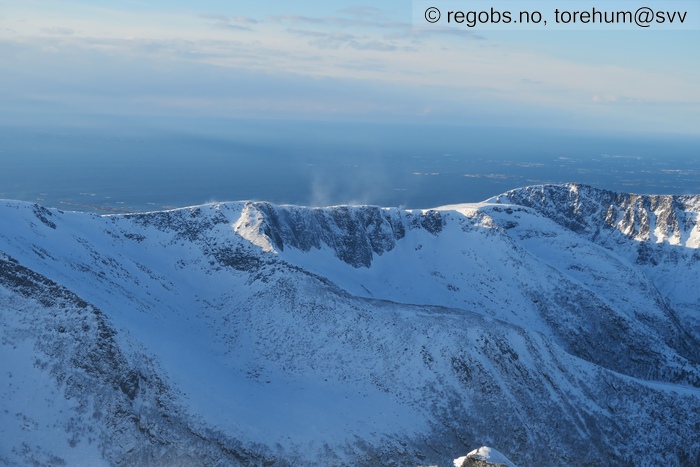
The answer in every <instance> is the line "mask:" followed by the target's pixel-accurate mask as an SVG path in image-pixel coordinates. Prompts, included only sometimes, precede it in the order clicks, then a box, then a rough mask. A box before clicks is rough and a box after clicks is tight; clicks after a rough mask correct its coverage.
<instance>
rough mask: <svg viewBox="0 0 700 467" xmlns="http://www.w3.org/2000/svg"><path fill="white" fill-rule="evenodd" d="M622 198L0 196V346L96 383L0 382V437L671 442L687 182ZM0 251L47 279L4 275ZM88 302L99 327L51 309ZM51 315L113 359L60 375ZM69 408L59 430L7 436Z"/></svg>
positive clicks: (643, 448)
mask: <svg viewBox="0 0 700 467" xmlns="http://www.w3.org/2000/svg"><path fill="white" fill-rule="evenodd" d="M542 196H544V201H543V198H542ZM611 196H613V197H612V198H611ZM618 198H619V199H620V200H621V201H620V205H619V206H616V207H615V210H614V212H615V215H614V216H613V215H612V214H611V215H610V216H608V215H607V214H608V211H609V209H608V208H609V207H610V206H609V205H608V204H606V203H608V201H610V200H611V199H618ZM631 199H632V198H631V195H630V196H629V197H628V196H626V195H609V194H608V193H607V192H601V191H600V190H595V189H592V188H590V187H584V186H581V185H557V186H537V187H526V188H523V189H520V190H515V191H512V192H508V193H505V194H503V195H500V197H494V198H491V199H490V200H487V201H486V202H484V203H477V204H469V205H457V206H447V207H439V208H435V209H429V210H401V209H398V208H379V207H367V206H361V207H342V206H341V207H331V208H303V207H295V206H275V205H272V204H270V203H263V202H234V203H216V204H208V205H202V206H196V207H190V208H182V209H178V210H172V211H163V212H154V213H139V214H128V215H102V216H100V215H93V214H83V213H70V212H62V211H58V210H52V209H46V208H42V207H40V206H38V205H33V204H31V203H21V202H19V203H18V202H4V203H3V204H2V205H0V216H1V217H2V218H4V221H5V222H4V223H3V227H2V228H0V253H1V254H2V255H3V256H2V261H3V262H2V265H3V272H8V273H7V274H4V275H0V292H2V293H0V318H2V320H3V324H4V326H3V331H2V333H3V334H2V339H3V347H1V349H2V355H3V356H4V357H3V360H6V361H10V360H12V359H13V357H15V356H19V353H18V352H19V351H18V350H17V349H19V348H21V349H24V350H23V351H22V352H23V353H22V355H25V354H26V356H27V358H29V359H30V360H29V361H32V360H33V361H50V362H53V363H51V365H53V367H55V368H58V370H51V369H50V365H49V366H42V365H39V366H34V370H32V371H36V372H38V373H37V375H43V376H41V378H45V379H42V380H41V381H43V382H42V384H41V385H40V388H44V389H42V391H44V393H43V394H44V396H45V397H47V398H48V397H49V395H51V394H53V396H51V397H54V398H55V397H56V395H57V394H63V395H64V398H65V400H67V401H76V404H77V406H76V407H78V408H79V407H80V406H81V405H80V404H79V403H78V402H79V400H81V397H82V400H87V401H88V402H85V403H84V404H83V406H85V407H88V406H91V404H92V406H95V405H98V406H99V405H100V404H101V403H100V402H99V401H102V400H104V397H105V396H104V394H110V395H111V396H110V397H113V398H114V399H115V400H118V401H120V402H119V404H118V407H119V410H112V411H110V410H106V411H98V410H93V409H91V410H84V411H83V412H79V411H78V412H76V410H78V409H76V408H75V407H66V408H64V409H62V410H63V412H62V413H64V415H61V414H60V413H53V412H51V410H52V409H50V407H49V408H46V409H45V411H44V412H41V411H39V412H36V411H34V412H32V409H31V408H30V407H28V406H26V402H23V400H22V399H21V397H20V396H19V395H18V393H16V392H12V391H10V390H6V391H5V392H3V393H0V397H2V399H3V403H4V404H7V405H8V406H12V407H13V412H14V413H12V414H10V413H5V414H4V415H0V417H2V418H0V422H2V423H0V426H2V427H5V430H6V432H7V430H10V431H12V430H13V429H16V433H20V435H22V434H23V435H24V437H22V436H14V437H7V439H6V440H5V441H3V444H0V459H3V460H4V461H6V462H7V463H8V464H10V465H12V464H13V463H17V464H21V463H24V462H26V461H28V460H30V459H41V458H42V457H41V456H44V457H43V459H51V458H52V457H51V456H54V457H55V458H56V459H63V460H66V459H71V455H74V454H75V453H76V452H78V451H76V450H79V449H82V448H84V449H88V450H91V451H90V452H91V453H92V454H93V455H94V456H96V458H98V459H100V460H101V461H102V462H104V463H106V464H114V465H120V464H128V463H129V462H130V461H131V462H133V460H134V459H135V458H138V459H145V460H146V461H145V462H147V463H149V464H154V465H155V464H158V463H159V462H160V463H163V464H168V462H170V463H172V462H173V460H174V459H178V458H180V457H182V456H190V457H188V458H187V459H190V460H191V459H192V458H198V459H200V460H202V461H201V464H203V465H218V464H234V465H235V464H236V463H239V464H241V465H246V464H248V465H250V464H253V465H291V464H299V463H303V464H307V465H324V464H327V463H329V462H333V463H337V464H340V465H407V464H409V465H410V464H415V465H418V464H425V463H439V464H440V465H450V463H451V462H452V459H454V458H455V457H456V455H457V454H459V453H460V452H469V451H471V450H472V449H474V447H475V446H482V445H484V444H486V445H490V446H494V447H497V448H498V450H499V451H501V452H503V453H504V454H506V455H507V456H508V458H510V459H512V460H513V461H514V462H515V463H517V464H519V465H533V464H536V463H541V464H542V463H543V464H547V465H570V464H571V463H578V462H588V463H592V464H602V463H610V462H613V463H616V464H618V465H634V464H638V463H640V462H641V463H651V462H662V463H666V464H667V465H693V462H697V461H699V460H700V438H698V435H697V433H699V432H700V430H698V429H696V428H697V422H696V421H694V419H693V417H692V413H694V412H697V410H698V409H700V397H699V396H700V390H699V389H698V386H700V358H699V356H698V355H699V346H698V339H699V336H700V332H699V331H700V327H697V323H698V309H697V308H696V307H695V305H693V297H694V295H693V294H694V293H695V294H697V292H696V291H695V289H697V287H696V286H697V277H700V275H698V272H700V271H698V268H700V266H698V261H697V260H696V259H694V258H697V245H696V243H694V242H695V238H696V237H695V234H696V233H697V231H698V226H697V222H696V219H697V217H695V215H694V214H695V213H697V212H698V210H699V209H700V203H698V202H697V201H698V198H697V197H695V198H693V197H692V196H689V197H679V198H663V197H662V198H658V199H657V201H652V198H649V199H648V202H647V201H646V198H641V199H642V201H640V202H638V201H636V200H637V199H640V198H635V201H634V202H632V201H631ZM653 199H656V198H653ZM668 199H670V200H671V201H668ZM516 201H517V203H521V204H517V203H516ZM630 209H631V210H632V211H633V213H634V216H632V215H630V214H628V211H629V210H630ZM642 209H645V210H646V209H650V211H649V212H646V214H645V215H643V214H641V213H642ZM679 209H680V210H681V211H682V212H681V211H678V210H679ZM669 210H673V214H671V213H670V212H669ZM603 211H604V213H605V214H602V212H603ZM676 211H678V212H676ZM611 212H612V211H611ZM683 213H686V214H683ZM601 216H603V217H602V219H603V221H602V222H603V225H602V226H598V225H597V223H599V222H601V220H600V219H601ZM568 217H571V219H572V220H567V218H568ZM606 219H609V220H606ZM659 219H661V220H659ZM664 219H665V220H664ZM674 219H675V220H674ZM567 223H568V224H569V225H567ZM676 225H677V226H678V228H677V229H676V228H675V226H676ZM630 226H631V227H630ZM645 226H646V227H645ZM669 226H670V227H669ZM628 227H629V228H628ZM647 227H648V228H647ZM656 232H658V235H657V233H656ZM664 232H666V233H667V236H666V237H664V236H663V235H662V234H663V233H664ZM676 232H677V233H678V234H677V235H676ZM666 238H668V239H669V240H668V241H666V240H665V239H666ZM675 239H677V240H678V241H676V240H675ZM658 240H661V241H660V242H659V243H654V242H656V241H658ZM641 244H648V245H647V246H649V248H647V249H646V250H645V253H644V254H645V255H646V256H644V257H643V256H640V251H641V250H640V245H641ZM640 258H641V259H640ZM679 268H680V269H681V270H682V271H683V274H678V273H677V271H678V269H679ZM12 271H15V272H13V273H12V274H14V276H13V275H12V274H10V272H12ZM22 271H23V272H22ZM671 271H676V273H675V274H673V275H672V278H671V279H669V278H668V277H667V274H669V273H671ZM19 272H22V274H24V275H23V276H22V274H19ZM18 274H19V276H22V277H24V279H23V280H25V281H28V283H29V284H35V285H34V287H39V288H41V287H43V289H41V290H48V291H47V292H45V293H43V295H46V296H47V297H48V298H47V299H46V300H44V302H43V303H42V301H41V296H42V294H38V293H37V294H32V293H30V294H29V295H27V294H26V293H23V292H22V287H23V285H22V281H20V280H19V279H17V277H18ZM13 277H14V279H13ZM47 281H48V282H47ZM41 284H44V285H43V286H42V285H41ZM47 284H48V285H47ZM51 284H53V285H51ZM47 287H48V289H47ZM36 290H39V289H36ZM60 291H63V292H60ZM61 294H63V295H65V296H66V297H75V299H72V298H71V299H68V298H65V299H63V302H61V303H67V304H64V305H61V304H59V303H58V302H57V300H58V299H57V298H55V297H54V295H55V296H57V297H59V298H60V297H61V296H62V295H61ZM71 294H72V295H71ZM34 295H38V297H34ZM52 297H53V298H52ZM59 301H60V300H59ZM82 304H85V306H84V307H83V305H82ZM88 309H89V310H99V311H100V316H104V320H105V321H104V326H105V328H104V329H110V330H111V331H109V332H105V333H102V334H103V335H101V334H100V333H99V332H98V333H97V334H89V335H88V336H85V337H83V336H81V334H80V329H81V328H80V326H81V322H82V321H81V320H75V319H67V318H66V321H65V324H61V319H59V318H60V317H62V316H64V315H66V313H68V315H71V313H75V316H78V317H79V316H83V314H84V313H85V312H84V311H80V310H88ZM61 310H63V311H61ZM66 310H68V311H66ZM71 316H72V315H71ZM81 319H82V318H81ZM86 319H87V318H86ZM101 319H102V318H101ZM57 326H64V327H65V328H66V329H69V331H68V334H69V335H71V336H75V339H76V341H77V345H78V346H80V345H81V344H83V345H84V346H85V348H86V349H89V348H94V344H90V342H98V343H99V345H101V346H102V347H104V348H112V347H114V349H115V350H114V352H112V353H113V354H115V355H117V354H118V355H124V356H125V357H123V358H124V360H123V361H124V362H126V363H124V364H109V363H108V362H109V357H108V356H107V355H106V354H105V355H103V356H102V357H99V356H100V355H101V354H100V353H99V352H97V351H95V352H93V354H94V355H95V356H97V357H99V358H98V361H99V362H100V364H101V365H102V366H101V367H104V368H107V369H108V370H105V372H103V373H99V372H98V373H95V375H99V377H91V378H89V384H88V383H84V384H82V386H81V388H82V389H81V392H80V391H79V392H78V393H76V392H75V388H73V389H71V387H70V385H69V384H68V383H66V381H67V379H64V380H61V379H60V378H56V376H55V375H56V374H59V373H64V374H73V373H75V372H76V371H77V372H78V373H80V374H83V373H84V372H85V370H84V369H81V367H80V365H76V363H75V362H73V361H72V360H71V359H68V361H67V362H66V361H64V359H62V358H60V356H61V355H62V354H61V351H59V350H57V349H58V348H59V347H60V348H64V349H65V348H74V347H71V346H75V345H76V344H70V345H69V344H68V343H67V342H66V341H65V339H63V340H61V339H62V338H61V336H63V335H64V334H66V330H64V331H63V332H60V331H59V330H58V328H57ZM93 328H94V329H100V327H99V325H97V324H94V325H92V327H91V329H93ZM39 329H43V331H41V332H39ZM90 336H92V337H90ZM47 339H48V341H55V342H64V344H61V346H59V347H55V346H54V347H51V348H47V347H46V346H42V342H45V341H47ZM91 345H92V347H91ZM99 345H98V347H97V348H100V347H99ZM66 346H68V347H66ZM20 360H21V359H20ZM118 360H119V359H118ZM23 361H24V360H23ZM119 361H122V360H119ZM136 362H141V363H136ZM146 362H150V363H146ZM18 365H19V364H18ZM105 365H106V366H105ZM53 367H51V368H53ZM42 368H45V369H42ZM21 369H22V367H21V366H18V367H17V368H14V367H13V368H9V367H8V368H0V376H1V377H2V378H6V381H9V380H10V378H9V377H8V376H7V375H8V374H9V373H12V374H13V376H12V378H18V376H17V375H18V373H17V372H20V370H21ZM137 370H138V371H137ZM22 371H25V373H26V375H25V376H22V377H23V378H25V380H27V379H31V378H30V376H31V374H33V373H31V372H30V371H29V369H26V370H22ZM30 373H31V374H30ZM19 375H20V376H21V375H24V373H21V372H20V373H19ZM130 375H137V376H130ZM138 375H141V376H138ZM88 376H90V373H89V372H88ZM142 376H145V379H144V378H142ZM33 377H34V376H32V378H33ZM36 378H39V376H36ZM61 381H62V382H61ZM71 381H73V380H71ZM134 381H138V383H135V382H134ZM157 381H160V383H157V384H156V383H155V382H157ZM202 382H206V384H202ZM122 383H123V384H122ZM122 385H123V386H124V387H123V388H122ZM156 388H160V389H156ZM158 394H162V396H159V397H165V398H166V399H164V400H167V402H166V403H164V404H162V407H160V406H159V405H158V403H157V402H156V401H157V395H158ZM115 395H116V396H115ZM130 395H133V398H131V397H130ZM154 397H155V399H154ZM147 400H150V401H151V402H148V404H147V407H151V408H150V409H148V410H146V409H144V405H140V404H142V402H140V401H147ZM95 401H97V402H95ZM149 410H150V412H149ZM149 413H150V414H151V415H150V416H148V415H144V414H149ZM70 414H73V415H70ZM120 414H121V415H120ZM494 414H497V417H494V416H493V415H494ZM21 415H24V416H25V417H26V418H23V417H22V416H21ZM71 416H72V417H73V418H72V419H71ZM143 416H145V417H146V418H145V419H143V420H142V418H143ZM26 419H32V420H33V421H34V423H29V424H28V425H27V423H28V422H26ZM70 420H74V421H75V423H74V424H75V425H76V426H78V429H74V430H73V431H71V433H73V434H72V435H71V436H68V435H67V436H66V437H67V439H74V440H75V441H74V443H73V445H74V446H73V447H72V446H71V443H68V442H66V443H65V445H64V444H61V443H55V444H54V445H53V447H52V448H51V449H44V450H42V449H37V447H36V446H33V445H32V444H31V443H30V442H28V440H32V439H36V435H37V434H38V433H42V432H43V431H45V430H47V429H48V427H50V426H57V425H58V426H66V427H67V426H69V423H68V422H69V421H70ZM117 421H118V423H116V422H117ZM147 422H148V423H147ZM144 424H146V425H144ZM143 426H149V427H150V428H149V430H150V432H152V433H160V435H159V436H158V437H157V439H158V440H159V441H154V439H156V438H153V437H151V435H148V434H147V433H146V432H142V431H141V428H143ZM27 427H29V428H27ZM115 427H122V428H119V429H118V430H117V431H115ZM139 427H141V428H139ZM12 432H13V433H15V431H12ZM68 432H69V430H68V431H66V433H68ZM76 433H77V434H76ZM57 436H58V435H57ZM59 437H60V436H59ZM57 439H58V438H57ZM129 440H131V441H129ZM120 443H121V444H120ZM130 443H131V444H130ZM655 443H656V445H660V446H662V449H659V450H655V451H650V450H649V449H648V446H649V445H652V444H655ZM25 445H26V446H25ZM120 445H124V446H127V445H129V446H133V447H132V450H131V451H129V450H126V452H125V451H124V450H120V449H119V448H115V446H120ZM27 446H28V447H27ZM542 446H546V447H547V448H546V450H545V451H543V449H542ZM71 453H73V454H71ZM130 456H132V457H130ZM133 456H137V457H133ZM182 458H183V459H184V458H185V457H182ZM57 462H58V461H57ZM45 463H47V462H45ZM48 463H50V462H48Z"/></svg>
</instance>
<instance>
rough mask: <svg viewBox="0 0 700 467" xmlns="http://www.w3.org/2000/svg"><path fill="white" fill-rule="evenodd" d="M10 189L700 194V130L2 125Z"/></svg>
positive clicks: (337, 196)
mask: <svg viewBox="0 0 700 467" xmlns="http://www.w3.org/2000/svg"><path fill="white" fill-rule="evenodd" d="M0 163H1V168H0V198H4V199H19V200H26V201H32V202H38V203H41V204H43V205H45V206H49V207H57V208H60V209H64V210H80V211H90V212H101V213H114V212H135V211H152V210H160V209H167V208H173V207H182V206H191V205H196V204H202V203H206V202H212V201H236V200H264V201H270V202H273V203H281V204H300V205H311V206H324V205H336V204H373V205H381V206H401V207H407V208H429V207H436V206H440V205H445V204H454V203H464V202H477V201H482V200H484V199H487V198H489V197H491V196H494V195H497V194H499V193H502V192H504V191H507V190H509V189H512V188H517V187H521V186H525V185H533V184H541V183H559V182H580V183H585V184H589V185H592V186H595V187H599V188H605V189H610V190H615V191H623V192H633V193H657V194H687V193H700V138H691V137H688V136H673V135H669V136H653V135H634V134H604V133H585V132H575V131H569V130H531V129H509V128H474V127H459V126H438V125H409V124H405V125H398V124H397V125H388V124H358V123H343V122H332V123H329V122H278V121H253V122H247V121H227V122H216V123H214V124H212V125H211V126H207V125H203V126H200V127H199V128H197V129H191V128H187V127H181V128H179V129H177V130H175V129H172V128H171V129H167V130H166V129H162V128H161V129H157V128H145V127H144V128H137V127H133V128H132V127H128V126H119V127H115V128H112V127H108V126H92V127H82V128H76V127H59V126H57V125H53V126H50V127H48V126H47V127H41V128H39V127H26V126H25V127H11V126H4V127H0Z"/></svg>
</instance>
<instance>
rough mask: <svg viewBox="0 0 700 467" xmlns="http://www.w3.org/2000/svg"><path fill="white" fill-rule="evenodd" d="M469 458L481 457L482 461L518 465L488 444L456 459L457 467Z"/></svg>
mask: <svg viewBox="0 0 700 467" xmlns="http://www.w3.org/2000/svg"><path fill="white" fill-rule="evenodd" d="M468 458H474V459H479V460H482V461H486V462H490V463H491V464H497V465H505V466H506V467H516V465H515V464H513V462H511V461H510V459H508V458H507V457H506V456H504V455H503V454H501V453H500V452H498V451H496V450H495V449H493V448H490V447H488V446H481V447H480V448H477V449H474V450H473V451H471V452H470V453H469V454H467V455H466V456H463V457H459V458H457V459H455V460H454V465H455V467H462V464H463V463H464V461H465V460H467V459H468Z"/></svg>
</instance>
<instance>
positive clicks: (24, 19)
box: [0, 0, 700, 135]
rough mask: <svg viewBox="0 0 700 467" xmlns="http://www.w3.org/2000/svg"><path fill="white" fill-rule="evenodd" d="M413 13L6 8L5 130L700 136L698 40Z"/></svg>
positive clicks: (1, 69) (382, 7)
mask: <svg viewBox="0 0 700 467" xmlns="http://www.w3.org/2000/svg"><path fill="white" fill-rule="evenodd" d="M411 13H412V4H411V3H410V2H407V1H393V0H392V1H385V2H382V3H381V4H374V5H372V4H367V3H356V2H353V1H333V2H318V1H306V2H289V1H266V0H262V1H257V2H242V1H237V0H228V1H224V0H220V1H217V0H208V1H207V0H204V1H198V2H192V1H184V0H169V1H167V2H166V1H149V0H144V1H138V0H133V1H120V2H116V1H95V0H91V1H89V2H87V1H85V2H81V1H48V0H36V1H32V0H22V1H13V0H0V85H1V86H0V107H2V109H0V121H2V122H4V123H27V124H35V123H37V122H60V123H63V124H70V123H71V122H75V124H81V122H82V123H84V122H86V121H87V122H89V121H91V119H97V118H98V117H105V118H121V119H126V120H134V121H136V120H139V121H152V122H156V121H165V120H167V118H168V117H173V118H177V119H184V120H186V121H191V122H192V124H193V125H196V124H197V122H201V121H204V120H205V119H208V118H263V119H293V120H304V119H307V120H341V121H342V120H348V121H361V122H392V123H396V122H411V123H415V122H428V123H431V124H440V123H450V124H456V125H486V126H512V127H524V128H527V127H537V128H566V129H584V130H594V131H598V130H600V131H607V132H644V133H648V132H662V133H668V132H671V133H676V132H677V133H685V134H691V135H699V134H700V60H698V55H697V47H698V44H700V31H652V30H643V31H545V32H533V31H507V32H506V31H483V32H479V31H465V32H456V33H441V32H431V31H419V30H414V29H413V28H412V25H411Z"/></svg>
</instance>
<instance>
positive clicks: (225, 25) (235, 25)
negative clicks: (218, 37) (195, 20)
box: [199, 14, 260, 31]
mask: <svg viewBox="0 0 700 467" xmlns="http://www.w3.org/2000/svg"><path fill="white" fill-rule="evenodd" d="M199 16H200V18H204V19H207V20H210V21H211V23H210V24H211V25H212V26H213V27H215V28H218V29H228V30H231V31H252V30H253V28H251V27H250V25H253V24H258V23H259V22H260V21H258V20H256V19H254V18H250V17H247V16H240V15H238V16H225V15H212V14H202V15H199Z"/></svg>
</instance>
